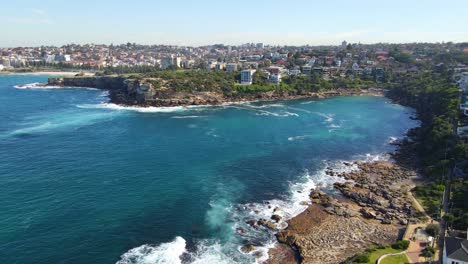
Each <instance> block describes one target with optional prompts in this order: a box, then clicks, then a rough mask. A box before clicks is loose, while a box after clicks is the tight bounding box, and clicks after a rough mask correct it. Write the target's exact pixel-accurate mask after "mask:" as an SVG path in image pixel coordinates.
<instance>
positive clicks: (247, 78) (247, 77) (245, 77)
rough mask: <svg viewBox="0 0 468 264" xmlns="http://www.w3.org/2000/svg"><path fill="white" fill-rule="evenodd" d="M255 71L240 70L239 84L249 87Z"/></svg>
mask: <svg viewBox="0 0 468 264" xmlns="http://www.w3.org/2000/svg"><path fill="white" fill-rule="evenodd" d="M255 71H256V70H242V71H241V84H244V85H251V84H252V81H253V74H254V73H255Z"/></svg>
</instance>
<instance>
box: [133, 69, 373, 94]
mask: <svg viewBox="0 0 468 264" xmlns="http://www.w3.org/2000/svg"><path fill="white" fill-rule="evenodd" d="M133 78H137V79H138V78H145V79H148V80H149V81H150V82H151V84H152V85H153V87H155V88H157V89H167V88H170V89H173V90H175V91H181V92H194V91H195V92H217V93H220V94H223V95H226V96H233V95H237V94H239V95H242V94H256V93H263V92H269V91H287V92H289V93H291V94H306V93H310V92H319V91H327V90H333V89H365V88H371V87H377V86H378V84H377V83H375V82H374V81H371V80H363V79H360V78H334V79H330V80H326V79H323V78H322V77H321V76H320V75H319V74H312V75H310V76H307V75H302V76H286V77H284V78H283V79H282V82H281V83H280V84H272V83H270V82H268V81H267V79H266V77H264V76H262V75H261V74H260V73H255V74H254V78H253V84H252V85H240V84H239V80H240V73H239V72H222V71H202V70H200V71H184V70H178V71H155V72H151V73H147V74H140V75H133Z"/></svg>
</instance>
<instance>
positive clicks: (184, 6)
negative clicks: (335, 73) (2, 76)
mask: <svg viewBox="0 0 468 264" xmlns="http://www.w3.org/2000/svg"><path fill="white" fill-rule="evenodd" d="M2 2H3V3H1V4H0V7H1V8H0V10H1V11H0V46H1V47H13V46H39V45H49V44H53V45H62V44H66V43H106V44H110V43H114V44H118V43H126V42H128V41H130V42H137V43H142V44H177V45H195V46H198V45H205V44H214V43H225V44H242V43H246V42H264V43H266V44H298V45H302V44H311V45H318V44H339V43H341V41H342V40H347V41H348V42H361V43H375V42H422V41H424V42H426V41H427V42H442V41H456V42H460V41H468V20H467V17H468V13H467V12H468V0H443V1H442V0H390V1H375V0H354V1H353V0H346V1H341V0H340V1H338V0H320V1H316V0H283V1H277V0H269V1H263V0H257V1H255V0H238V1H235V0H234V1H214V0H198V1H196V0H192V1H188V0H185V1H184V0H168V1H160V0H153V1H150V0H125V1H122V0H114V1H111V0H92V1H91V0H79V1H57V0H40V1H39V0H34V1H33V0H15V1H10V0H5V1H2Z"/></svg>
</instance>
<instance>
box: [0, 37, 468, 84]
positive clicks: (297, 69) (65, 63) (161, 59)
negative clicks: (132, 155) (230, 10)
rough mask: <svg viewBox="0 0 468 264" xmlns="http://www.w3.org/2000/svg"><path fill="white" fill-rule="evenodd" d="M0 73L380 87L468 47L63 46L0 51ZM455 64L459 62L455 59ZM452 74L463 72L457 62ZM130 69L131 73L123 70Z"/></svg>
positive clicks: (467, 51)
mask: <svg viewBox="0 0 468 264" xmlns="http://www.w3.org/2000/svg"><path fill="white" fill-rule="evenodd" d="M0 55H1V57H0V70H9V71H17V70H21V69H23V70H27V69H30V68H37V67H51V68H59V69H62V70H64V69H75V70H90V71H101V70H105V69H108V70H109V72H111V73H127V72H132V71H133V72H149V71H154V70H159V69H160V70H171V69H201V70H209V71H227V72H232V71H241V80H240V82H241V83H242V84H246V85H249V84H252V81H253V76H254V73H255V72H256V71H259V72H258V73H261V76H263V77H264V78H267V80H268V81H269V82H271V83H279V82H281V79H282V78H283V77H284V76H288V75H289V76H290V75H299V74H303V75H313V74H317V75H320V76H321V77H322V78H324V79H330V78H336V77H354V78H361V79H365V80H373V81H377V82H386V81H387V79H388V78H390V77H391V75H392V74H401V73H408V72H418V71H420V70H421V69H422V68H424V65H427V64H438V63H446V62H451V61H449V60H452V58H453V56H465V57H466V56H468V43H451V42H448V43H412V44H385V43H380V44H372V45H364V44H356V43H353V44H352V43H348V42H346V41H343V42H342V43H341V45H337V46H309V45H306V46H272V45H264V44H263V43H247V44H244V45H239V46H228V45H222V44H217V45H210V46H202V47H184V46H166V45H152V46H148V45H138V44H135V43H127V44H121V45H95V44H86V45H75V44H70V45H65V46H62V47H52V46H42V47H17V48H1V49H0ZM458 61H459V60H458ZM456 68H457V70H458V71H466V70H467V69H468V67H467V66H466V64H464V63H457V64H456ZM129 69H132V70H129Z"/></svg>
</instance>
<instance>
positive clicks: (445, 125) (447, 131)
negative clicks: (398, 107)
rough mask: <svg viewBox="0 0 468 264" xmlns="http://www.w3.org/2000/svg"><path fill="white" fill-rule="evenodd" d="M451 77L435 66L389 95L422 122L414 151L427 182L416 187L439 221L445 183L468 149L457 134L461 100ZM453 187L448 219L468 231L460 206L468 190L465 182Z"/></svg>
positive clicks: (407, 78) (406, 79)
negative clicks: (415, 113)
mask: <svg viewBox="0 0 468 264" xmlns="http://www.w3.org/2000/svg"><path fill="white" fill-rule="evenodd" d="M452 76H453V72H452V71H451V70H448V69H447V68H445V67H434V68H432V69H430V70H427V71H422V72H420V73H419V74H417V75H416V76H404V77H401V78H400V80H399V82H398V83H396V84H395V85H393V87H392V89H391V90H390V91H389V93H388V95H389V97H391V98H392V99H394V100H395V101H396V102H398V103H401V104H404V105H408V106H411V107H414V108H415V109H416V110H417V114H418V118H419V120H421V127H420V128H418V129H416V130H415V131H413V134H414V136H415V138H416V140H415V142H416V143H415V144H414V145H415V146H414V148H415V151H416V152H417V154H418V156H419V158H420V159H419V167H420V168H422V170H423V173H424V175H426V176H427V180H428V183H427V184H426V185H423V186H417V187H416V188H415V189H414V192H415V194H416V196H417V197H418V199H420V200H421V201H422V203H423V205H424V206H425V209H426V210H427V212H428V213H429V214H430V215H431V216H432V217H435V218H437V219H438V218H440V217H441V214H440V211H441V207H442V197H443V193H444V189H445V184H446V181H447V180H450V177H449V176H450V172H451V170H452V168H453V167H454V165H455V164H456V163H457V162H458V161H459V160H462V159H463V158H464V156H465V153H466V150H467V148H466V146H465V144H464V142H463V141H462V140H460V139H459V137H457V135H456V133H455V132H456V131H455V130H456V125H457V123H458V105H459V102H460V101H459V92H458V88H457V87H456V86H455V83H454V82H453V79H452ZM455 183H458V184H455ZM453 187H455V188H453ZM452 188H453V190H454V194H453V197H454V200H453V201H454V203H453V209H452V212H451V213H450V214H448V215H447V216H446V217H447V218H449V220H450V222H451V223H452V225H453V226H454V227H455V226H456V227H457V228H461V229H466V228H467V227H468V225H467V223H466V220H464V219H466V213H464V212H466V205H465V204H464V203H463V202H461V203H460V201H466V198H467V194H466V193H467V192H466V191H463V190H466V188H467V187H466V181H452ZM461 199H465V200H461ZM465 203H466V202H465ZM464 217H465V218H464Z"/></svg>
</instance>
